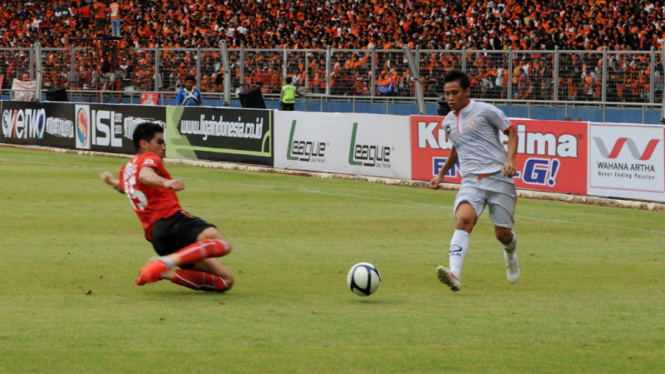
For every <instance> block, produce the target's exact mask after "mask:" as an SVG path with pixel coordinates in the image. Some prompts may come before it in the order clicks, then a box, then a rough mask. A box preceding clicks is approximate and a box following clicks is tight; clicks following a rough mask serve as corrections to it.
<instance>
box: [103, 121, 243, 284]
mask: <svg viewBox="0 0 665 374" xmlns="http://www.w3.org/2000/svg"><path fill="white" fill-rule="evenodd" d="M133 141H134V147H135V149H136V152H137V154H136V157H134V158H132V159H131V161H129V163H127V165H125V166H123V167H122V169H120V180H117V179H115V178H114V177H113V175H111V173H109V172H105V173H102V174H100V177H101V178H102V179H103V180H104V181H105V182H106V183H108V184H110V185H111V186H113V188H115V189H116V190H118V191H120V192H121V193H126V194H127V197H128V198H129V202H130V204H131V206H132V208H133V209H134V211H135V212H136V215H138V217H139V220H141V225H142V226H143V229H144V230H145V237H146V239H148V241H150V242H151V243H152V246H153V248H154V249H155V251H156V252H157V254H159V255H160V256H161V257H158V258H153V259H151V260H150V262H148V264H146V265H145V266H144V267H143V269H141V272H140V273H139V277H138V279H137V280H136V284H138V285H139V286H142V285H144V284H146V283H152V282H157V281H159V280H161V279H164V278H166V279H169V280H171V282H172V283H175V284H178V285H181V286H184V287H188V288H191V289H194V290H201V291H214V292H224V291H227V290H229V289H230V288H231V286H232V285H233V276H232V275H231V273H230V272H229V271H228V269H226V267H224V265H222V264H220V263H219V262H218V261H217V260H215V259H214V258H213V257H222V256H225V255H227V254H229V252H230V251H231V243H230V242H229V241H228V240H227V239H226V238H225V237H224V236H222V234H220V233H219V231H217V229H216V228H215V226H214V225H212V224H210V223H208V222H206V221H204V220H202V219H201V218H198V217H194V216H192V215H190V214H189V213H187V212H185V211H184V210H182V208H181V207H180V204H179V203H178V197H177V196H176V194H175V192H176V191H182V190H184V189H185V185H184V183H183V181H182V180H180V179H171V175H170V174H169V172H168V171H166V168H164V164H163V162H162V159H163V158H164V156H165V153H166V144H165V143H164V129H163V128H162V127H161V126H160V125H158V124H154V123H142V124H140V125H138V126H137V127H136V130H134V135H133ZM176 267H179V268H180V269H175V268H176Z"/></svg>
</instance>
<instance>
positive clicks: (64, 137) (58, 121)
mask: <svg viewBox="0 0 665 374" xmlns="http://www.w3.org/2000/svg"><path fill="white" fill-rule="evenodd" d="M73 117H74V112H73V106H72V105H63V104H56V103H37V102H21V101H4V102H3V103H2V125H1V126H2V131H1V132H0V142H2V143H10V144H23V145H41V146H48V147H59V148H73V147H74V136H75V131H76V130H75V129H74V122H73V121H72V119H73Z"/></svg>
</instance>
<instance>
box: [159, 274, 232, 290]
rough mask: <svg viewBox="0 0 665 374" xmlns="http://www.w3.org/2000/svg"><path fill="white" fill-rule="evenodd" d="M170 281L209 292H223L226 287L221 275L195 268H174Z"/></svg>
mask: <svg viewBox="0 0 665 374" xmlns="http://www.w3.org/2000/svg"><path fill="white" fill-rule="evenodd" d="M171 283H175V284H179V285H181V286H183V287H187V288H191V289H193V290H201V291H210V292H224V291H226V290H227V289H228V286H227V285H226V282H224V279H222V278H221V277H218V276H217V275H212V274H208V273H204V272H202V271H197V270H183V269H179V270H176V271H175V276H174V277H173V278H171Z"/></svg>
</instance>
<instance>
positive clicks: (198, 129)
mask: <svg viewBox="0 0 665 374" xmlns="http://www.w3.org/2000/svg"><path fill="white" fill-rule="evenodd" d="M166 113H167V114H166V118H167V126H166V129H167V134H166V135H167V136H166V138H167V146H166V152H167V156H168V157H175V158H188V159H201V160H213V161H229V162H239V163H245V164H256V165H268V166H273V163H274V162H273V124H272V113H273V112H272V111H271V110H261V109H234V108H207V107H168V108H167V109H166Z"/></svg>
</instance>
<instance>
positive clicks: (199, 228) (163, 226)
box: [151, 210, 216, 256]
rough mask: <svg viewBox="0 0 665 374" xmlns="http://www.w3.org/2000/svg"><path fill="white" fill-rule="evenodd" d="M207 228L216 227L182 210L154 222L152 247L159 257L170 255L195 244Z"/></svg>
mask: <svg viewBox="0 0 665 374" xmlns="http://www.w3.org/2000/svg"><path fill="white" fill-rule="evenodd" d="M208 227H216V226H215V225H213V224H211V223H208V222H206V221H204V220H202V219H201V218H199V217H194V216H192V215H190V214H189V213H187V212H185V211H184V210H182V211H180V212H178V213H176V214H174V215H172V216H171V217H169V218H166V219H160V220H158V221H157V222H155V224H154V225H153V227H152V240H151V243H152V247H153V248H154V249H155V252H157V254H158V255H160V256H166V255H170V254H171V253H174V252H177V251H179V250H181V249H183V248H185V247H186V246H188V245H190V244H193V243H196V238H197V237H198V236H199V234H200V233H202V232H203V230H205V229H207V228H208Z"/></svg>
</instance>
